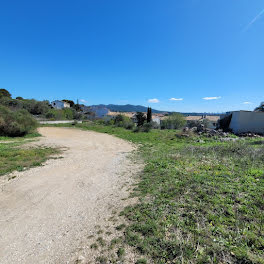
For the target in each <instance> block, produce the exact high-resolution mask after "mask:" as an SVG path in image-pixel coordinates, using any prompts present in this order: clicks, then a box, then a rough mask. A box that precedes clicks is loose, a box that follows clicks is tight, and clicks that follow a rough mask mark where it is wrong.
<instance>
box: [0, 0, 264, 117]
mask: <svg viewBox="0 0 264 264" xmlns="http://www.w3.org/2000/svg"><path fill="white" fill-rule="evenodd" d="M263 9H264V2H263V0H78V1H67V0H63V1H58V0H52V1H51V0H45V1H36V0H34V1H33V0H32V1H28V0H24V1H21V0H19V1H16V0H15V1H1V3H0V10H1V16H0V36H1V41H0V87H1V88H6V89H8V90H9V91H10V92H11V93H12V95H13V96H22V97H24V98H36V99H48V100H53V99H64V98H67V99H73V100H76V99H77V98H79V99H82V100H85V101H87V104H99V103H114V104H127V103H131V104H141V105H146V106H147V105H150V106H152V107H153V108H156V109H163V110H175V111H182V112H186V111H197V112H198V111H199V112H200V111H202V112H205V111H210V112H222V111H227V110H234V109H236V110H237V109H253V108H254V107H255V106H256V105H258V104H259V103H260V101H264V10H263ZM206 97H216V99H214V100H205V99H203V98H206ZM171 98H175V99H182V100H169V99H171ZM149 99H155V100H151V102H152V103H151V102H148V100H149ZM206 99H212V98H206ZM246 102H247V103H246Z"/></svg>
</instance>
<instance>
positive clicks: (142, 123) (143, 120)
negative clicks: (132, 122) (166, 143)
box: [136, 112, 146, 127]
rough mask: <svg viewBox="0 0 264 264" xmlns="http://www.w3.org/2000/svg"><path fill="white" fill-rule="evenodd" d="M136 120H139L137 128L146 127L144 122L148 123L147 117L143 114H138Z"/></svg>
mask: <svg viewBox="0 0 264 264" xmlns="http://www.w3.org/2000/svg"><path fill="white" fill-rule="evenodd" d="M136 119H137V126H138V127H141V126H143V125H144V122H145V121H146V116H145V115H144V113H142V112H137V113H136Z"/></svg>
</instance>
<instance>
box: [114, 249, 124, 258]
mask: <svg viewBox="0 0 264 264" xmlns="http://www.w3.org/2000/svg"><path fill="white" fill-rule="evenodd" d="M116 254H117V256H118V258H120V259H121V258H123V257H124V256H125V249H124V248H119V249H118V250H117V252H116Z"/></svg>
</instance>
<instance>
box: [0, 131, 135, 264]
mask: <svg viewBox="0 0 264 264" xmlns="http://www.w3.org/2000/svg"><path fill="white" fill-rule="evenodd" d="M39 132H40V133H41V134H42V135H43V137H42V138H41V139H40V141H39V142H38V143H37V144H40V145H46V146H56V147H61V148H63V149H64V151H63V154H62V158H58V159H55V160H54V159H52V160H49V161H47V162H46V163H45V164H44V166H41V167H36V168H32V169H30V170H26V171H23V172H15V174H16V175H15V176H16V177H15V178H14V179H13V180H11V181H8V182H7V181H2V183H1V184H2V185H1V189H0V211H1V214H0V222H1V224H0V259H1V264H7V263H8V264H9V263H20V264H23V263H27V264H30V263H76V262H83V263H89V262H90V263H93V259H94V257H93V255H92V254H93V253H92V251H91V249H90V244H91V241H90V239H91V237H92V236H93V234H94V233H96V232H98V229H100V228H99V227H107V226H108V225H107V221H108V220H109V219H111V217H112V218H113V212H118V211H120V209H121V208H123V206H124V203H125V201H124V200H123V198H126V197H127V196H128V189H129V188H130V187H129V186H130V184H131V179H132V178H133V175H134V174H135V173H136V172H137V170H139V168H138V167H137V166H135V164H133V162H132V161H131V159H130V158H129V154H130V153H131V152H132V151H133V150H134V147H133V146H132V145H131V144H130V143H128V142H126V141H124V140H121V139H118V138H115V137H113V136H110V135H106V134H100V133H96V132H88V131H81V130H75V129H70V128H55V127H53V128H48V127H45V128H41V129H40V131H39ZM34 144H36V143H34ZM79 252H81V255H80V253H79Z"/></svg>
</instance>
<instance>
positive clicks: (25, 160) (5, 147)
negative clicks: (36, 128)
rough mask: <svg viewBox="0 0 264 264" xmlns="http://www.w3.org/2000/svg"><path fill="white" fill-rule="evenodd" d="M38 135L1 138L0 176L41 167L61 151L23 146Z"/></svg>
mask: <svg viewBox="0 0 264 264" xmlns="http://www.w3.org/2000/svg"><path fill="white" fill-rule="evenodd" d="M36 136H39V135H38V134H30V135H28V136H26V137H23V138H16V139H15V140H14V138H9V137H0V176H1V175H3V174H6V173H9V172H12V171H14V170H17V171H21V170H24V169H26V168H29V167H33V166H40V165H41V164H42V163H43V162H45V161H46V160H47V159H48V158H50V157H51V155H54V154H58V153H59V151H58V150H57V149H54V148H48V147H30V148H29V147H27V148H23V144H25V143H28V142H30V141H31V140H32V139H33V138H34V137H36Z"/></svg>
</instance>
